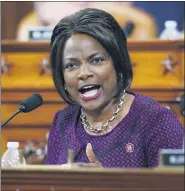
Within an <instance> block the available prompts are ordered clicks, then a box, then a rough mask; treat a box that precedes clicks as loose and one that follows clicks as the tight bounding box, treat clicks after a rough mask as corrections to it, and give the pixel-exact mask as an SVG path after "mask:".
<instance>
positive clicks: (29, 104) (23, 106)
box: [1, 94, 43, 128]
mask: <svg viewBox="0 0 185 191" xmlns="http://www.w3.org/2000/svg"><path fill="white" fill-rule="evenodd" d="M42 104H43V98H42V96H41V95H40V94H33V95H32V96H30V97H28V98H26V99H25V100H23V101H22V102H21V103H20V106H19V109H18V110H17V111H16V112H15V113H14V114H13V115H12V116H10V118H8V120H6V121H5V122H4V123H3V124H1V128H2V127H4V126H5V125H6V124H7V123H8V122H9V121H10V120H11V119H13V118H14V117H15V116H16V115H17V114H19V113H21V112H24V113H27V112H30V111H32V110H34V109H36V108H37V107H39V106H41V105H42Z"/></svg>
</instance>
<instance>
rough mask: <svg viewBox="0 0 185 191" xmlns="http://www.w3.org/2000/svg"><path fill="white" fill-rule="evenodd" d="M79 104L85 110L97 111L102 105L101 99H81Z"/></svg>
mask: <svg viewBox="0 0 185 191" xmlns="http://www.w3.org/2000/svg"><path fill="white" fill-rule="evenodd" d="M80 105H81V106H82V108H83V109H84V110H86V111H91V112H92V111H98V110H101V108H102V106H103V105H104V103H103V100H92V101H81V102H80Z"/></svg>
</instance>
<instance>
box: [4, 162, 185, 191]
mask: <svg viewBox="0 0 185 191" xmlns="http://www.w3.org/2000/svg"><path fill="white" fill-rule="evenodd" d="M1 182H2V191H14V190H16V189H17V190H19V191H183V190H184V169H183V168H181V169H176V168H172V169H170V168H166V169H160V168H159V169H142V170H141V169H128V170H122V169H102V168H99V169H97V168H95V169H93V168H76V169H75V168H73V169H70V168H66V169H65V168H64V169H62V167H61V166H28V167H24V168H22V167H19V168H12V169H2V171H1Z"/></svg>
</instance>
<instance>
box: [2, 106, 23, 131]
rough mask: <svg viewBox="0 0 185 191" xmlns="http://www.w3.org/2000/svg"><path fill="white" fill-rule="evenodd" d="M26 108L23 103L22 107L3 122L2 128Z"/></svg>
mask: <svg viewBox="0 0 185 191" xmlns="http://www.w3.org/2000/svg"><path fill="white" fill-rule="evenodd" d="M23 109H25V106H24V105H21V106H20V108H19V109H18V110H17V111H16V112H15V113H14V114H13V115H12V116H10V118H8V120H6V121H5V122H4V123H3V124H1V128H2V127H4V126H5V125H6V124H7V123H8V122H9V121H10V120H11V119H13V118H14V117H15V116H16V115H17V114H19V113H21V112H22V111H23Z"/></svg>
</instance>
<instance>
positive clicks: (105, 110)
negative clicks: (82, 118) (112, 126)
mask: <svg viewBox="0 0 185 191" xmlns="http://www.w3.org/2000/svg"><path fill="white" fill-rule="evenodd" d="M118 102H119V100H117V99H113V100H112V101H111V102H109V103H107V104H106V105H105V106H104V107H102V108H101V109H98V110H95V111H87V110H84V113H85V115H86V118H87V120H88V122H89V124H90V126H92V127H93V126H94V127H98V126H101V125H103V124H105V123H106V122H107V120H108V119H109V118H110V117H112V114H113V112H115V110H116V107H117V104H118Z"/></svg>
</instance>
